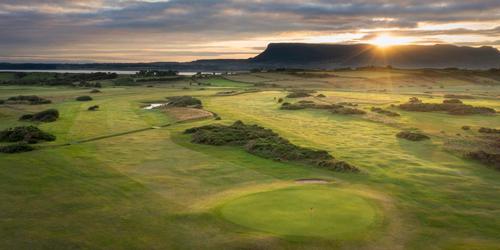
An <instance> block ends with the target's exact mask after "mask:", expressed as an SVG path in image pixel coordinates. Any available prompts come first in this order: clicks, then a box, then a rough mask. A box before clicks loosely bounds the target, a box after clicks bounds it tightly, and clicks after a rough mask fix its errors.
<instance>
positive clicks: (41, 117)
mask: <svg viewBox="0 0 500 250" xmlns="http://www.w3.org/2000/svg"><path fill="white" fill-rule="evenodd" d="M57 118H59V111H57V109H47V110H44V111H41V112H38V113H35V114H26V115H23V116H21V117H20V118H19V120H24V121H25V120H30V121H38V122H53V121H56V120H57Z"/></svg>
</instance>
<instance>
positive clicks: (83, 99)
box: [76, 95, 92, 102]
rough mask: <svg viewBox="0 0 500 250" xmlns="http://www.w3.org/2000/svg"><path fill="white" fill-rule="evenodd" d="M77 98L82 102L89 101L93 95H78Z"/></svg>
mask: <svg viewBox="0 0 500 250" xmlns="http://www.w3.org/2000/svg"><path fill="white" fill-rule="evenodd" d="M76 100H77V101H80V102H87V101H92V97H90V96H88V95H83V96H79V97H77V98H76Z"/></svg>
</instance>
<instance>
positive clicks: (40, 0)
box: [0, 0, 500, 63]
mask: <svg viewBox="0 0 500 250" xmlns="http://www.w3.org/2000/svg"><path fill="white" fill-rule="evenodd" d="M0 31H1V32H0V61H2V62H77V63H80V62H159V61H163V62H165V61H192V60H197V59H218V58H249V57H253V56H255V55H257V54H258V53H259V52H261V51H262V50H263V49H265V47H266V46H267V44H269V43H271V42H307V43H342V44H351V43H371V44H376V45H380V46H389V45H398V44H422V45H432V44H438V43H439V44H442V43H449V44H455V45H460V46H493V47H496V48H498V49H500V0H481V1H478V0H463V1H455V0H442V1H440V0H399V1H386V0H371V1H368V0H350V1H337V0H330V1H327V0H309V1H302V0H275V1H265V0H199V1H194V0H170V1H167V0H142V1H141V0H73V1H68V0H0Z"/></svg>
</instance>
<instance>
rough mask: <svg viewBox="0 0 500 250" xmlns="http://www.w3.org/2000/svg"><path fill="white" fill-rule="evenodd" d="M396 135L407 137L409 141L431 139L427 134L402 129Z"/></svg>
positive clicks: (402, 137)
mask: <svg viewBox="0 0 500 250" xmlns="http://www.w3.org/2000/svg"><path fill="white" fill-rule="evenodd" d="M396 137H398V138H401V139H406V140H409V141H422V140H428V139H430V137H429V136H426V135H424V134H420V133H416V132H409V131H401V132H399V133H397V134H396Z"/></svg>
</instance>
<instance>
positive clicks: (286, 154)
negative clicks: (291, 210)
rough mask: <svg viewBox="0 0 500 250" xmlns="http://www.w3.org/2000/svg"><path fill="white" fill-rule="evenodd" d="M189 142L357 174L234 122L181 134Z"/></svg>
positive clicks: (267, 132)
mask: <svg viewBox="0 0 500 250" xmlns="http://www.w3.org/2000/svg"><path fill="white" fill-rule="evenodd" d="M185 133H186V134H192V140H191V141H192V142H194V143H199V144H208V145H217V146H221V145H233V146H242V147H243V148H244V149H245V150H246V151H247V152H249V153H251V154H254V155H257V156H260V157H263V158H267V159H273V160H276V161H287V162H299V163H303V164H310V165H314V166H317V167H324V168H327V169H331V170H336V171H347V172H357V171H359V170H358V169H357V168H356V167H354V166H352V165H350V164H348V163H345V162H342V161H337V160H335V158H334V157H333V156H331V155H330V154H328V152H326V151H324V150H314V149H309V148H304V147H300V146H297V145H294V144H292V143H290V142H289V141H288V140H286V139H284V138H282V137H280V136H279V135H278V134H276V133H275V132H273V131H272V130H270V129H266V128H263V127H261V126H258V125H246V124H244V123H243V122H241V121H236V122H235V123H233V124H232V125H229V126H225V125H206V126H202V127H196V128H190V129H187V130H186V131H185Z"/></svg>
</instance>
